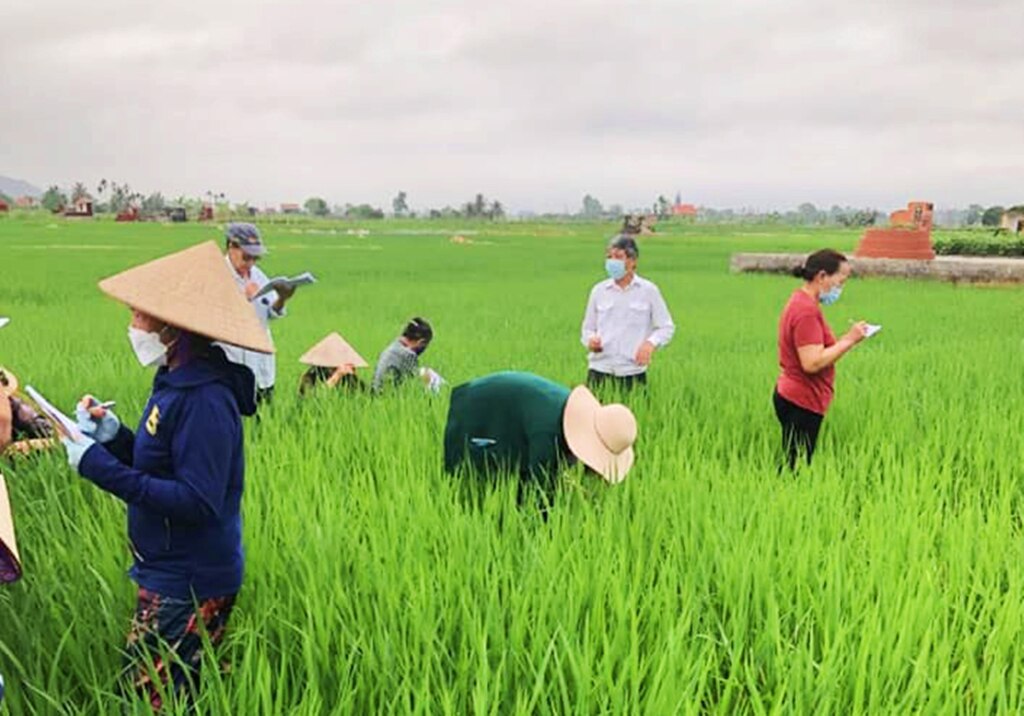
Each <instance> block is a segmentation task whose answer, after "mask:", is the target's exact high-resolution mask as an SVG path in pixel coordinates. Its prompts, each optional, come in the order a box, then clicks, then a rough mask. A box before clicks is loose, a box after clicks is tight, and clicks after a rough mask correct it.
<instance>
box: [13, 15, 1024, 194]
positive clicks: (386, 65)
mask: <svg viewBox="0 0 1024 716" xmlns="http://www.w3.org/2000/svg"><path fill="white" fill-rule="evenodd" d="M3 5H4V7H3V10H4V11H3V14H2V18H0V174H3V175H7V176H11V177H16V178H21V179H26V180H29V181H31V182H33V183H35V184H37V185H42V186H45V185H47V184H49V183H61V184H67V183H69V182H71V181H74V180H76V179H80V180H82V181H85V182H86V183H87V184H88V185H89V186H90V187H92V188H94V187H95V184H96V182H97V181H98V180H99V179H100V178H101V177H106V178H108V179H115V180H119V181H127V182H129V183H130V184H131V185H132V186H133V188H135V189H137V190H141V191H146V192H148V191H151V190H155V189H160V190H162V191H163V192H164V194H165V195H167V196H177V195H179V194H188V195H199V194H202V193H203V192H205V191H207V190H215V191H223V192H225V193H226V194H227V195H228V197H229V198H230V199H231V200H233V201H245V200H248V201H251V202H254V203H257V204H263V203H278V202H281V201H299V202H301V201H303V200H304V199H305V198H307V197H309V196H311V195H320V196H323V197H324V198H326V199H327V200H328V202H330V203H332V204H334V203H344V202H353V203H359V202H363V201H367V202H371V203H375V204H378V205H388V206H389V205H390V200H391V197H392V196H394V194H395V193H396V191H397V190H398V189H404V190H405V191H407V192H408V194H409V201H410V204H411V205H412V206H413V207H415V208H423V207H428V206H440V205H443V204H449V203H450V204H453V205H454V204H458V203H461V202H464V201H466V200H467V199H468V198H469V197H470V196H471V195H472V194H474V193H475V192H478V191H481V192H484V193H485V194H486V195H488V196H489V197H496V198H499V199H501V200H503V201H504V202H505V204H506V205H507V206H509V207H511V208H513V209H537V210H561V209H563V208H569V209H576V208H577V207H578V206H579V204H580V199H581V198H582V196H583V195H584V194H585V193H588V192H589V193H591V194H593V195H595V196H597V197H598V198H599V199H600V200H602V201H603V202H604V203H605V204H611V203H620V204H623V205H625V206H626V207H630V206H639V205H649V204H650V203H651V202H652V201H653V199H654V198H655V197H656V196H657V195H658V194H659V193H664V194H666V195H668V196H670V198H671V197H672V196H674V194H675V192H676V191H679V192H680V193H681V194H682V196H683V200H684V201H689V202H694V203H698V204H704V205H708V206H720V207H724V206H732V207H756V208H769V207H789V206H795V205H796V204H798V203H800V202H802V201H813V202H815V203H817V204H819V205H830V204H833V203H839V204H853V205H872V206H877V207H878V208H881V209H889V208H894V207H895V206H896V205H900V204H903V203H904V202H905V201H906V200H908V199H913V198H921V199H930V200H932V201H935V202H936V203H937V204H938V205H939V207H940V208H941V207H942V206H946V207H948V206H950V205H953V204H956V205H966V204H968V203H970V202H975V201H976V202H980V203H984V204H994V203H1002V204H1010V203H1022V202H1024V34H1022V33H1024V1H1022V0H955V1H954V0H891V1H890V2H885V3H883V2H877V3H875V2H849V0H843V1H842V2H834V1H833V0H762V1H742V2H740V1H735V0H715V1H711V0H705V1H703V2H679V1H675V2H667V1H660V0H641V1H640V2H624V1H620V0H614V1H613V0H591V1H583V0H544V1H542V0H512V1H509V0H506V1H505V2H501V3H497V2H491V3H486V2H483V3H482V2H466V1H462V0H460V1H453V2H447V1H444V0H421V1H419V2H405V1H397V2H394V1H387V0H369V1H367V0H361V1H360V2H347V1H346V2H338V1H337V0H323V1H321V0H298V1H293V2H288V3H284V2H259V1H257V0H242V1H239V2H235V1H234V0H177V2H174V3H158V4H153V3H139V2H128V1H127V0H93V1H92V2H89V3H85V4H83V3H81V2H71V1H70V0H7V2H5V3H4V4H3Z"/></svg>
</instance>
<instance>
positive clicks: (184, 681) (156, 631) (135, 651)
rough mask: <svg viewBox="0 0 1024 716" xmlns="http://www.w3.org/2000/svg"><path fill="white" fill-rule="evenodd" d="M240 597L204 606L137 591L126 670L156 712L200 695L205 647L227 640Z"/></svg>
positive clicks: (218, 598) (220, 600) (221, 598)
mask: <svg viewBox="0 0 1024 716" xmlns="http://www.w3.org/2000/svg"><path fill="white" fill-rule="evenodd" d="M235 597H236V595H234V594H232V595H230V596H226V597H214V598H212V599H206V600H204V601H202V602H196V601H194V600H191V599H177V598H175V597H168V596H164V595H161V594H156V593H154V592H151V591H149V590H147V589H143V588H141V587H140V588H139V596H138V602H137V603H136V606H135V616H134V617H133V618H132V627H131V631H130V632H129V634H128V645H127V647H126V662H127V664H126V670H127V675H128V678H129V679H130V680H131V685H132V688H133V690H134V692H135V693H136V694H137V695H140V696H143V697H145V699H146V700H147V701H148V702H149V705H150V706H151V707H152V708H153V711H154V712H156V711H160V710H161V709H162V708H163V706H164V704H165V702H168V701H170V700H171V699H175V700H178V699H186V700H188V701H191V700H192V699H193V698H194V697H195V695H196V694H197V692H198V690H199V671H200V667H201V666H202V661H203V647H204V646H205V645H206V644H209V645H210V646H212V647H216V646H217V645H218V644H220V642H221V641H222V640H223V638H224V629H225V627H226V626H227V621H228V617H230V616H231V610H232V609H233V608H234V606H235Z"/></svg>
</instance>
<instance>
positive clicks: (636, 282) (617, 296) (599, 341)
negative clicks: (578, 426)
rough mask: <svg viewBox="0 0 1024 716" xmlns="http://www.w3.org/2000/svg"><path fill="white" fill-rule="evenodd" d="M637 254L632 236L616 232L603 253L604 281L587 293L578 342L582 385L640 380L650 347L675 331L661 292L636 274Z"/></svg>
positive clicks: (643, 381) (644, 377)
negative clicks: (585, 367)
mask: <svg viewBox="0 0 1024 716" xmlns="http://www.w3.org/2000/svg"><path fill="white" fill-rule="evenodd" d="M639 258H640V249H639V248H638V247H637V245H636V239H634V238H633V237H631V236H625V235H621V234H620V235H619V236H616V237H615V238H614V239H612V240H611V242H610V243H609V244H608V248H607V250H606V252H605V271H606V272H607V274H608V279H607V280H605V281H601V282H600V283H599V284H597V285H596V286H594V288H593V289H592V290H591V291H590V299H589V300H588V301H587V310H586V313H585V314H584V316H583V326H582V331H581V341H582V342H583V345H584V346H586V348H587V351H588V356H587V362H588V364H589V372H588V374H587V384H588V385H589V386H591V387H593V388H596V387H598V386H600V385H602V384H605V383H612V384H615V385H617V386H619V387H622V388H633V387H635V386H636V385H644V384H646V383H647V369H648V367H649V366H650V364H651V357H652V356H653V355H654V351H655V350H657V349H658V348H661V347H662V346H664V345H666V344H667V343H668V342H669V341H671V340H672V336H673V335H674V334H675V331H676V326H675V323H673V321H672V315H671V314H670V313H669V312H668V306H666V305H665V299H663V298H662V297H661V291H659V290H658V287H657V286H655V285H654V283H652V282H651V281H648V280H647V279H645V278H641V277H640V276H638V275H637V273H636V263H637V259H639Z"/></svg>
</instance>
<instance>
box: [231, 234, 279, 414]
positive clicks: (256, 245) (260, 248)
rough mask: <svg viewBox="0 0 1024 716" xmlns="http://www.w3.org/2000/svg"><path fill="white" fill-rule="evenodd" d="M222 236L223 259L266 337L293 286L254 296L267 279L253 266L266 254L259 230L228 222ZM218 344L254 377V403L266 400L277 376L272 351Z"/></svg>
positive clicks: (270, 395)
mask: <svg viewBox="0 0 1024 716" xmlns="http://www.w3.org/2000/svg"><path fill="white" fill-rule="evenodd" d="M224 236H225V239H226V242H227V252H226V255H225V257H224V260H225V261H227V263H228V267H230V269H231V273H232V275H233V276H234V277H235V283H237V284H238V288H239V290H240V291H241V292H242V293H243V294H245V297H246V298H247V299H249V301H250V302H251V303H252V306H253V308H254V309H255V310H256V316H257V317H258V318H259V319H260V322H261V323H262V324H263V327H264V328H265V329H266V330H267V335H268V336H269V335H270V321H272V320H274V319H277V318H280V317H281V316H284V315H285V313H286V311H285V307H284V304H285V303H286V302H287V301H288V299H289V298H291V297H292V294H294V293H295V289H291V290H287V289H281V290H280V291H269V292H267V293H265V294H263V295H262V296H260V297H259V298H255V296H256V294H257V293H258V292H259V290H260V289H261V288H263V287H264V286H265V285H267V283H268V282H269V280H268V279H267V276H266V274H265V273H263V271H261V270H260V269H259V267H257V266H256V262H257V261H259V260H260V258H262V257H263V256H265V255H266V253H267V247H266V246H265V245H264V244H263V239H262V238H261V237H260V232H259V229H257V228H256V227H255V226H254V225H253V224H247V223H240V222H236V223H232V224H228V226H227V229H226V231H225V234H224ZM220 345H221V347H222V348H223V349H224V353H225V355H227V357H228V360H230V361H232V362H234V363H238V364H239V365H244V366H246V367H247V368H249V369H250V370H251V371H252V372H253V374H254V375H255V376H256V402H257V404H259V403H263V402H269V401H270V399H271V397H272V396H273V394H274V382H275V380H276V378H277V362H276V361H275V360H274V354H273V353H257V352H256V351H250V350H246V349H245V348H239V347H237V346H228V345H223V344H220Z"/></svg>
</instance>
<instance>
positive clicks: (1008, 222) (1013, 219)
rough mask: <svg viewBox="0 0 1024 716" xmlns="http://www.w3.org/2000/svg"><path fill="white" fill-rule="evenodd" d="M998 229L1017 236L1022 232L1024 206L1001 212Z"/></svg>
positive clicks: (1023, 229) (1023, 226) (1023, 227)
mask: <svg viewBox="0 0 1024 716" xmlns="http://www.w3.org/2000/svg"><path fill="white" fill-rule="evenodd" d="M999 228H1001V229H1006V230H1007V231H1012V232H1013V233H1015V234H1019V233H1020V232H1022V231H1024V206H1015V207H1013V208H1012V209H1007V210H1006V211H1004V212H1003V218H1002V220H1001V221H1000V222H999Z"/></svg>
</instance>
